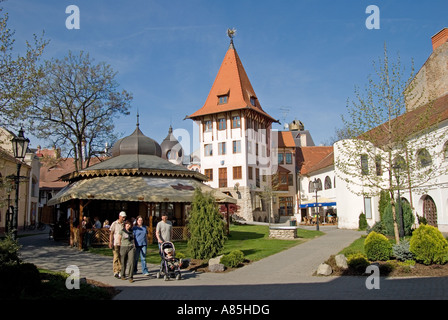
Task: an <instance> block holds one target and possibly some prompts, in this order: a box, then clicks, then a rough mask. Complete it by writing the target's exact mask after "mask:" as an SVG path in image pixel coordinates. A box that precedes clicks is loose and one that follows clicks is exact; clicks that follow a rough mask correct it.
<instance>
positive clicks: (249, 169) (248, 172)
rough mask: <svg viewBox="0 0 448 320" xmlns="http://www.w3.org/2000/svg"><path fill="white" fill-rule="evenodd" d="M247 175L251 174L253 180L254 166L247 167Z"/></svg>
mask: <svg viewBox="0 0 448 320" xmlns="http://www.w3.org/2000/svg"><path fill="white" fill-rule="evenodd" d="M247 175H248V176H249V180H252V179H253V178H254V177H253V172H252V167H247Z"/></svg>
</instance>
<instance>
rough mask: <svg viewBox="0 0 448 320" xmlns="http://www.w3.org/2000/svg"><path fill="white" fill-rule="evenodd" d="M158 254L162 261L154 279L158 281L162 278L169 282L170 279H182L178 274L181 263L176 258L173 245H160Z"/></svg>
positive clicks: (167, 243)
mask: <svg viewBox="0 0 448 320" xmlns="http://www.w3.org/2000/svg"><path fill="white" fill-rule="evenodd" d="M159 253H160V256H161V258H162V261H161V263H160V271H159V272H157V274H156V278H157V279H159V278H161V277H162V276H163V278H164V279H165V280H169V279H170V278H176V280H180V279H181V278H182V276H181V274H180V266H181V261H179V259H177V258H176V250H175V248H174V244H173V243H172V242H164V243H162V244H161V245H160V252H159Z"/></svg>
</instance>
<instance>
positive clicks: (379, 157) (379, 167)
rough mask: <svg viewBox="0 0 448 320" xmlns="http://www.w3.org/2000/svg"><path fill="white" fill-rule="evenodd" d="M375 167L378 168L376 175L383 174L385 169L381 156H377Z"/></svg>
mask: <svg viewBox="0 0 448 320" xmlns="http://www.w3.org/2000/svg"><path fill="white" fill-rule="evenodd" d="M375 168H376V175H377V176H382V175H383V169H382V167H381V156H377V157H376V158H375Z"/></svg>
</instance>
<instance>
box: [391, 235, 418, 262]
mask: <svg viewBox="0 0 448 320" xmlns="http://www.w3.org/2000/svg"><path fill="white" fill-rule="evenodd" d="M392 251H393V254H394V256H395V258H397V260H400V261H408V260H413V259H414V254H413V253H412V252H411V250H410V243H409V241H408V240H406V239H402V240H401V241H400V243H399V244H394V245H392Z"/></svg>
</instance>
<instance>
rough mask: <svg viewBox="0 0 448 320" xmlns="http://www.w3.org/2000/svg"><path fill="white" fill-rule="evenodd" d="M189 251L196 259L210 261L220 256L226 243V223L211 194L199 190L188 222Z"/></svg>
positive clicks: (192, 204) (196, 191) (195, 195)
mask: <svg viewBox="0 0 448 320" xmlns="http://www.w3.org/2000/svg"><path fill="white" fill-rule="evenodd" d="M188 229H189V231H190V239H189V240H188V245H187V246H188V249H189V251H190V252H191V254H192V257H193V258H194V259H209V258H212V257H215V256H217V255H218V253H219V252H220V251H221V250H222V248H223V247H224V243H225V241H226V226H225V222H224V220H223V218H222V216H221V214H220V213H219V211H218V207H217V204H216V202H215V199H214V197H213V196H212V195H211V194H203V193H202V191H201V190H200V189H199V188H197V189H196V190H195V194H194V199H193V202H192V203H191V211H190V215H189V221H188Z"/></svg>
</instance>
